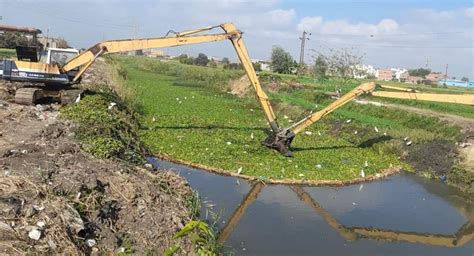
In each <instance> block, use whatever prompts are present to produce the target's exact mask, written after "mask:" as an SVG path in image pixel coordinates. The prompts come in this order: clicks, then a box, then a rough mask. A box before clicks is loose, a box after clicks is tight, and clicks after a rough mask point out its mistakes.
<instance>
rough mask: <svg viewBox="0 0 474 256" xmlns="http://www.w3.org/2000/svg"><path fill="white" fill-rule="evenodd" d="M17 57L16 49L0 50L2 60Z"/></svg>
mask: <svg viewBox="0 0 474 256" xmlns="http://www.w3.org/2000/svg"><path fill="white" fill-rule="evenodd" d="M13 57H16V51H15V49H5V48H0V59H2V58H13Z"/></svg>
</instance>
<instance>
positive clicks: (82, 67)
mask: <svg viewBox="0 0 474 256" xmlns="http://www.w3.org/2000/svg"><path fill="white" fill-rule="evenodd" d="M215 28H221V29H222V30H223V31H224V32H223V33H216V34H200V33H201V32H204V31H210V30H212V29H215ZM172 33H173V35H171V36H165V37H160V38H148V39H126V40H112V41H105V42H102V43H98V44H96V45H94V46H92V47H91V48H89V49H87V50H85V51H83V52H81V53H79V54H78V55H77V56H76V57H74V58H72V59H70V60H67V61H66V62H65V63H39V62H37V61H36V62H35V61H25V60H18V61H11V60H4V61H3V62H0V78H3V79H5V80H10V81H22V82H34V83H44V84H46V86H45V87H44V88H38V87H33V88H32V87H30V88H22V89H19V90H18V91H17V95H16V97H15V98H16V100H17V101H18V102H20V103H29V104H31V103H35V102H36V101H38V100H40V99H41V98H44V97H49V98H56V99H59V100H60V101H61V103H68V102H70V101H71V100H73V99H74V98H75V97H74V96H77V94H78V93H80V90H68V87H70V86H71V85H73V84H75V83H79V82H80V78H81V76H82V75H83V74H84V72H85V71H86V70H87V69H88V68H89V67H90V66H91V65H92V63H94V61H95V60H96V59H97V58H98V57H99V56H101V55H103V54H110V53H119V52H127V51H135V50H142V49H150V48H162V47H172V46H181V45H190V44H198V43H205V42H214V41H223V40H230V41H231V42H232V44H233V46H234V49H235V51H236V52H237V55H238V57H239V59H240V61H241V62H242V65H243V68H244V70H245V72H246V73H247V76H248V78H249V80H250V82H251V84H252V86H253V88H254V90H255V92H256V96H257V99H258V101H259V103H260V105H261V107H262V109H263V112H264V113H265V116H266V119H267V121H268V123H269V124H270V127H271V129H272V134H271V135H270V136H269V137H268V138H266V139H265V140H263V141H262V144H263V145H265V146H267V147H270V148H273V149H276V150H278V151H279V152H280V153H282V154H283V155H285V156H291V155H292V153H291V151H290V149H289V148H290V145H291V142H292V141H293V139H294V137H295V135H296V134H298V133H299V132H301V131H302V130H303V129H305V128H306V127H308V126H310V125H311V124H313V123H315V122H317V121H318V120H320V119H321V118H323V117H324V116H326V115H328V114H329V113H331V112H332V111H334V110H335V109H337V108H339V107H341V106H343V105H344V104H346V103H348V102H349V101H351V100H352V99H353V98H355V97H357V96H359V95H362V94H371V95H373V96H380V97H389V98H400V99H413V100H427V101H437V102H450V103H460V104H469V105H474V95H446V94H444V95H443V94H430V93H419V92H415V91H411V90H407V89H400V88H396V87H385V88H387V89H391V90H398V92H393V91H384V92H382V91H380V92H377V91H375V89H376V85H375V83H373V82H369V83H365V84H362V85H360V86H358V87H357V88H355V89H353V90H352V91H350V92H349V93H347V94H345V95H343V96H342V97H341V98H339V99H338V100H336V101H334V102H333V103H332V104H330V105H329V106H327V107H326V108H324V109H322V110H320V111H318V112H316V113H313V114H311V115H310V116H308V117H306V118H304V119H303V120H301V121H300V122H298V123H296V124H295V125H293V126H292V127H290V128H281V127H280V126H279V125H278V123H277V119H276V116H275V114H274V112H273V109H272V107H271V105H270V101H269V98H268V96H267V95H266V93H265V92H264V91H263V90H262V87H261V85H260V82H259V80H258V77H257V74H256V73H255V70H254V68H253V66H252V62H251V59H250V57H249V55H248V52H247V49H246V47H245V44H244V42H243V40H242V32H240V31H239V30H238V29H237V28H236V27H235V26H234V25H233V24H231V23H225V24H221V25H219V26H210V27H205V28H201V29H196V30H190V31H184V32H178V33H177V32H172ZM380 88H384V87H380ZM400 90H401V91H400ZM71 92H72V93H71Z"/></svg>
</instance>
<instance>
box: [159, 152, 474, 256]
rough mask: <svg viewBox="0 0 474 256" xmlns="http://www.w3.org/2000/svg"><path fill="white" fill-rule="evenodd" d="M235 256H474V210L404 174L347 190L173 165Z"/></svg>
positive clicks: (447, 191) (442, 188) (449, 192)
mask: <svg viewBox="0 0 474 256" xmlns="http://www.w3.org/2000/svg"><path fill="white" fill-rule="evenodd" d="M153 164H154V165H155V166H156V167H158V168H159V169H174V170H176V171H177V172H179V173H180V174H181V175H182V176H184V177H186V179H187V180H188V181H189V183H190V185H191V186H192V187H193V188H194V189H195V190H197V191H198V192H199V195H200V196H201V198H202V199H203V201H204V202H205V203H204V205H203V208H202V217H206V215H207V216H208V218H211V217H210V215H209V214H207V213H208V211H207V209H209V208H211V209H212V211H213V212H217V213H220V214H221V215H220V219H219V224H218V227H219V229H220V230H221V231H220V235H219V241H221V242H222V243H223V244H224V245H225V246H226V250H227V251H229V252H232V253H233V254H235V255H474V241H473V238H474V205H472V204H469V203H467V200H466V198H463V195H462V194H459V193H458V192H457V191H456V190H454V189H451V188H449V187H447V186H446V185H444V184H442V183H441V182H437V181H432V180H427V179H423V178H419V177H417V176H414V175H409V174H400V175H396V176H392V177H390V178H387V179H385V180H381V181H375V182H370V183H364V184H357V185H350V186H345V187H308V186H286V185H268V186H264V185H262V184H249V183H248V182H247V181H245V180H241V179H237V178H233V177H226V176H219V175H215V174H211V173H208V172H205V171H201V170H197V169H193V168H188V167H185V166H181V165H176V164H172V163H168V162H161V161H160V162H158V161H154V162H153Z"/></svg>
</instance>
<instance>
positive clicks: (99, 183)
mask: <svg viewBox="0 0 474 256" xmlns="http://www.w3.org/2000/svg"><path fill="white" fill-rule="evenodd" d="M6 86H7V84H0V90H2V91H3V92H5V91H7V90H5V87H6ZM58 108H59V106H57V105H51V106H20V105H16V104H14V103H11V102H7V101H4V100H0V210H1V211H0V254H2V255H4V254H9V255H11V254H13V255H19V254H25V253H33V254H56V253H59V252H61V253H67V254H89V253H92V254H95V253H98V254H105V253H118V252H133V253H136V254H138V255H142V254H145V253H147V252H150V253H158V254H159V253H162V252H163V250H165V249H166V248H168V247H169V246H171V245H173V244H174V243H175V242H174V241H171V237H172V236H173V235H174V234H175V233H176V232H177V231H178V230H179V229H180V228H182V227H183V225H184V224H186V223H187V222H188V221H189V220H190V216H191V213H190V212H189V210H188V207H187V202H186V200H187V199H188V198H189V196H190V195H191V190H190V188H189V186H188V185H187V183H186V181H185V180H184V179H182V178H181V177H179V176H177V175H176V174H174V173H172V172H159V173H151V172H150V171H149V170H146V169H143V168H140V167H135V166H130V165H127V164H126V163H121V162H116V161H111V160H107V161H104V160H97V159H93V158H91V157H90V156H88V155H85V154H84V153H82V152H81V150H80V147H79V146H78V145H77V144H76V142H75V141H74V140H73V138H74V126H73V125H72V124H68V123H65V122H63V121H61V120H59V119H58V111H57V109H58ZM183 243H184V244H182V246H181V248H182V249H184V251H189V250H190V246H191V244H190V243H188V242H187V241H185V242H183Z"/></svg>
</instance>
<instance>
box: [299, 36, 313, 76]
mask: <svg viewBox="0 0 474 256" xmlns="http://www.w3.org/2000/svg"><path fill="white" fill-rule="evenodd" d="M307 35H309V36H310V35H311V33H308V32H306V31H303V35H302V36H301V37H300V40H301V49H300V71H302V70H303V68H304V45H305V42H306V40H309V38H308V37H307Z"/></svg>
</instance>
